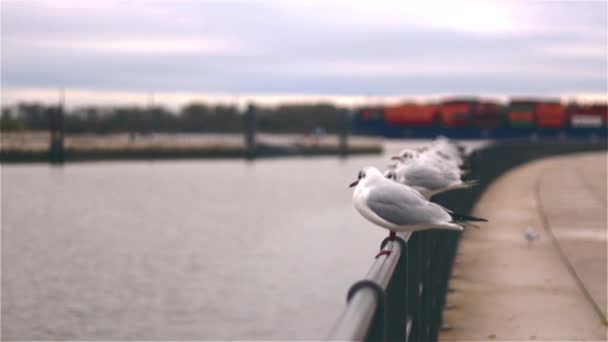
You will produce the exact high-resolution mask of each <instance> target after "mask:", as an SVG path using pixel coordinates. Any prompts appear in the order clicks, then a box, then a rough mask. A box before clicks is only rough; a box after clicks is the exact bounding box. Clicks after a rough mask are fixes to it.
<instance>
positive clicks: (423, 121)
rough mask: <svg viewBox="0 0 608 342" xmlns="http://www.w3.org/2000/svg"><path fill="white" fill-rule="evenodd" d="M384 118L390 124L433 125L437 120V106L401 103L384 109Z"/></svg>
mask: <svg viewBox="0 0 608 342" xmlns="http://www.w3.org/2000/svg"><path fill="white" fill-rule="evenodd" d="M384 119H385V121H386V123H388V124H390V125H398V126H432V125H433V123H434V122H435V106H432V105H418V104H401V105H398V106H391V107H386V108H385V109H384Z"/></svg>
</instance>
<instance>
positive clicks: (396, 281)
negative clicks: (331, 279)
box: [328, 230, 459, 341]
mask: <svg viewBox="0 0 608 342" xmlns="http://www.w3.org/2000/svg"><path fill="white" fill-rule="evenodd" d="M458 237H459V232H454V231H440V230H429V231H420V232H415V233H413V234H398V235H397V239H396V240H395V241H388V238H387V239H385V240H384V241H383V242H382V246H384V245H386V246H385V247H386V249H390V250H392V252H391V254H390V255H388V256H387V255H381V256H380V257H378V258H376V259H375V260H374V262H373V264H372V266H371V268H370V270H369V272H368V273H367V275H366V276H365V277H364V278H363V279H362V280H361V281H358V282H356V283H355V284H353V286H351V288H350V289H349V291H348V295H347V305H346V308H345V309H344V311H343V313H342V315H341V316H340V317H339V319H338V321H337V322H336V324H335V325H334V327H333V329H332V330H331V332H330V334H329V337H328V339H329V340H340V341H435V340H437V333H438V331H439V328H440V327H441V312H442V310H443V305H444V303H445V294H446V292H447V283H448V279H449V276H450V270H451V267H452V260H453V257H454V254H455V250H456V245H457V241H458Z"/></svg>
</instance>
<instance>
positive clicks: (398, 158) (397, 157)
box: [391, 156, 401, 160]
mask: <svg viewBox="0 0 608 342" xmlns="http://www.w3.org/2000/svg"><path fill="white" fill-rule="evenodd" d="M391 159H392V160H401V157H399V156H394V157H391Z"/></svg>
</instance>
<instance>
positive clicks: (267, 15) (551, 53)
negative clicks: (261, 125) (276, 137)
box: [1, 0, 608, 102]
mask: <svg viewBox="0 0 608 342" xmlns="http://www.w3.org/2000/svg"><path fill="white" fill-rule="evenodd" d="M607 4H608V2H607V1H595V2H582V1H576V2H575V1H571V2H559V1H542V2H541V1H525V2H524V1H522V2H517V1H480V2H464V1H446V2H428V1H410V2H405V1H394V2H377V1H373V2H372V1H366V2H362V3H358V2H355V1H299V2H297V3H296V2H295V1H194V0H192V1H190V0H177V1H176V0H166V1H163V0H148V1H133V0H129V1H112V0H103V1H60V0H53V1H35V0H2V2H1V9H2V24H1V25H2V36H1V37H2V42H1V43H2V62H1V66H2V90H3V91H2V93H3V94H2V99H3V101H4V102H10V101H14V100H16V99H19V98H24V97H28V98H45V96H46V98H49V97H51V98H56V93H57V91H56V89H58V88H59V87H65V88H66V89H68V98H71V99H72V100H73V101H85V102H86V101H101V99H102V98H103V100H104V101H118V100H124V99H125V98H129V97H137V96H139V97H140V98H139V99H138V100H136V101H139V100H140V99H141V101H145V98H147V95H146V94H148V93H150V92H154V94H155V99H157V101H159V99H160V101H162V100H163V99H165V100H166V101H176V98H179V99H182V100H184V99H189V98H190V97H194V98H196V97H199V98H202V97H204V96H207V97H209V96H211V97H213V96H215V97H218V98H219V97H223V98H230V97H236V96H237V95H239V96H243V97H246V96H258V97H260V98H267V99H268V98H274V99H277V98H278V99H280V98H286V97H290V96H291V97H296V96H300V97H311V98H312V97H321V98H332V97H334V96H341V97H342V98H349V97H351V98H355V97H359V98H370V96H371V97H372V98H374V97H377V98H382V97H387V98H402V97H408V96H410V97H415V96H436V95H444V94H448V95H486V96H508V95H539V96H569V95H572V96H574V95H588V96H597V95H604V96H605V94H606V92H607V80H608V78H607V73H608V66H607V65H608V51H607V49H608V43H607V42H608V34H607V25H608V22H607V12H608V6H607ZM70 95H71V96H70ZM96 96H97V97H96ZM94 99H96V100H94Z"/></svg>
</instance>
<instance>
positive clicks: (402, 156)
mask: <svg viewBox="0 0 608 342" xmlns="http://www.w3.org/2000/svg"><path fill="white" fill-rule="evenodd" d="M416 157H418V152H416V151H415V150H410V149H405V150H402V151H401V152H399V154H398V155H396V156H394V157H392V158H391V159H393V160H398V161H401V162H405V161H406V160H408V159H414V158H416Z"/></svg>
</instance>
